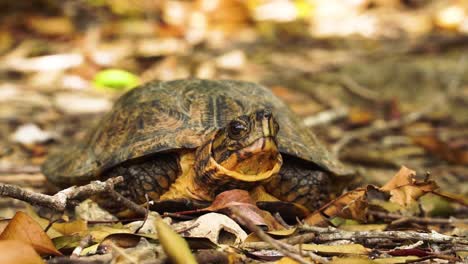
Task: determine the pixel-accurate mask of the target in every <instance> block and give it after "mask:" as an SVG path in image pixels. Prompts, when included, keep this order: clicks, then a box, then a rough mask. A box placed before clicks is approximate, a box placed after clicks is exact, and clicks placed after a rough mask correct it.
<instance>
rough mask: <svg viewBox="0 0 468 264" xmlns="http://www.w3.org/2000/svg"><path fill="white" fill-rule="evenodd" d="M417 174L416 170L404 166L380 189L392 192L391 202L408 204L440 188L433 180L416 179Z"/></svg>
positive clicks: (402, 204)
mask: <svg viewBox="0 0 468 264" xmlns="http://www.w3.org/2000/svg"><path fill="white" fill-rule="evenodd" d="M415 176H416V172H414V171H413V170H410V169H408V168H406V167H404V166H403V167H402V168H401V169H400V171H399V172H398V173H397V174H396V175H395V176H394V177H393V178H392V179H391V180H390V181H389V182H388V183H387V184H385V185H384V186H383V187H381V188H380V190H382V191H387V192H390V196H391V197H390V202H394V203H397V204H399V205H401V206H408V205H409V204H411V203H412V202H414V201H416V200H417V199H419V197H421V196H422V195H424V194H426V193H428V192H432V191H435V190H436V189H437V188H438V186H437V185H436V183H435V182H433V181H424V182H418V181H416V179H415Z"/></svg>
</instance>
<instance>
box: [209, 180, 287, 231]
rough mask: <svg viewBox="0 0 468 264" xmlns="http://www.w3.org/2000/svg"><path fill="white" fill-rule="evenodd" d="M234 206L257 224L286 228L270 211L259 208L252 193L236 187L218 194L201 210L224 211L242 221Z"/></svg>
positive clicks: (269, 227) (276, 228) (271, 228)
mask: <svg viewBox="0 0 468 264" xmlns="http://www.w3.org/2000/svg"><path fill="white" fill-rule="evenodd" d="M233 207H236V208H239V209H240V210H241V211H242V212H243V213H244V215H246V216H247V217H249V218H250V220H252V222H254V223H255V224H256V225H259V226H266V227H268V230H279V229H284V227H283V226H282V225H281V224H280V223H278V221H276V219H275V218H274V217H273V216H272V215H271V214H270V213H269V212H267V211H263V210H261V209H260V208H258V207H257V205H256V204H255V202H254V201H253V199H252V198H251V197H250V194H249V193H248V192H247V191H245V190H239V189H234V190H229V191H225V192H222V193H220V194H218V195H217V196H216V198H215V200H214V201H213V203H212V204H211V205H210V206H209V207H207V208H205V209H202V210H201V211H209V212H222V213H225V214H227V215H229V216H230V217H231V218H233V219H234V220H236V221H237V222H240V221H238V220H237V219H236V217H235V215H233V214H232V212H231V208H233Z"/></svg>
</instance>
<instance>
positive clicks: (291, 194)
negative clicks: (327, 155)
mask: <svg viewBox="0 0 468 264" xmlns="http://www.w3.org/2000/svg"><path fill="white" fill-rule="evenodd" d="M283 159H284V163H283V166H282V167H281V170H280V172H279V174H278V175H277V176H276V177H275V178H274V179H273V180H271V181H270V182H268V183H267V184H265V189H266V190H267V192H268V193H270V194H272V195H273V196H275V197H276V198H278V199H280V200H282V201H287V202H293V203H297V204H300V205H303V206H305V207H306V208H308V209H309V210H315V209H317V208H319V207H320V206H322V205H323V204H324V203H325V202H327V201H328V200H329V199H330V194H331V190H332V189H333V188H332V186H331V178H332V177H331V175H330V174H329V173H327V172H324V171H320V170H319V169H318V168H314V167H313V166H311V165H310V163H308V162H305V161H302V160H300V159H297V158H293V157H288V156H286V155H284V156H283Z"/></svg>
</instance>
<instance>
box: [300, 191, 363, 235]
mask: <svg viewBox="0 0 468 264" xmlns="http://www.w3.org/2000/svg"><path fill="white" fill-rule="evenodd" d="M365 194H366V189H364V188H358V189H355V190H353V191H349V192H347V193H345V194H343V195H341V196H340V197H338V198H336V199H335V200H333V201H331V202H329V203H327V204H325V205H324V206H322V207H321V208H320V209H318V210H317V211H315V212H314V213H312V214H311V215H309V216H308V217H307V218H306V219H305V220H304V222H305V223H306V224H309V225H316V226H326V225H328V218H331V217H337V216H339V217H342V218H351V219H356V220H365V219H366V213H367V201H366V200H365Z"/></svg>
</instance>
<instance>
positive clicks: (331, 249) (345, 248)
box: [301, 244, 371, 255]
mask: <svg viewBox="0 0 468 264" xmlns="http://www.w3.org/2000/svg"><path fill="white" fill-rule="evenodd" d="M301 248H302V250H310V251H314V252H320V253H327V254H358V255H367V254H368V253H370V252H371V250H370V249H368V248H365V247H364V246H363V245H360V244H347V245H313V244H303V245H301Z"/></svg>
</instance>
